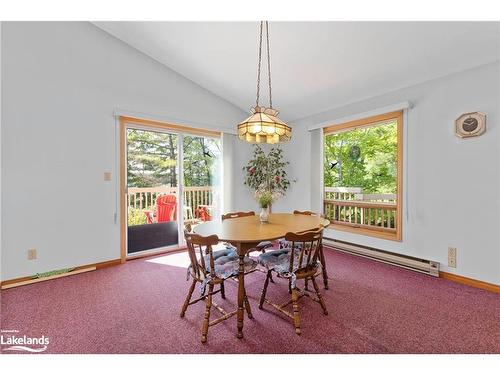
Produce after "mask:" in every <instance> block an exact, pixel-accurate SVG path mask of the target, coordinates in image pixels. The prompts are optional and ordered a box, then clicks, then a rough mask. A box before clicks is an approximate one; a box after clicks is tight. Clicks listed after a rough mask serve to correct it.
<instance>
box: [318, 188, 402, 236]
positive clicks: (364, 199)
mask: <svg viewBox="0 0 500 375" xmlns="http://www.w3.org/2000/svg"><path fill="white" fill-rule="evenodd" d="M396 198H397V196H396V194H363V189H362V188H359V187H352V188H348V187H338V188H334V187H327V188H325V198H324V201H323V204H324V213H325V216H326V217H327V218H328V219H329V220H330V221H331V222H332V224H341V225H348V226H351V227H356V228H365V229H372V230H378V231H383V232H390V233H396V229H397V228H396V224H397V204H396Z"/></svg>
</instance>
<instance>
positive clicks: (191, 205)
mask: <svg viewBox="0 0 500 375" xmlns="http://www.w3.org/2000/svg"><path fill="white" fill-rule="evenodd" d="M123 127H124V128H123V130H122V131H123V132H124V133H123V134H124V135H123V136H124V138H125V139H124V143H125V147H124V153H125V155H124V156H123V157H124V160H125V161H126V162H125V163H124V164H125V165H124V169H126V170H124V171H123V174H124V176H125V181H123V182H124V184H125V194H124V195H125V198H124V201H125V202H124V205H125V206H126V207H124V208H125V209H126V210H125V214H126V219H125V227H126V228H125V233H124V234H123V235H125V236H126V239H125V240H124V245H123V246H124V247H125V255H126V256H127V257H130V256H136V255H142V254H144V253H146V254H147V253H148V252H157V251H163V250H169V249H171V250H177V249H178V248H179V246H182V245H183V244H184V236H183V232H184V228H185V225H186V224H190V226H191V227H193V226H196V225H197V224H199V223H202V222H204V221H209V220H212V219H213V218H216V217H220V215H221V206H220V202H221V201H222V196H221V194H222V193H221V192H222V189H221V171H222V165H221V161H222V152H221V141H220V137H218V136H211V135H197V134H190V133H189V132H185V131H180V130H179V131H178V130H176V129H175V128H174V127H172V126H170V127H168V128H165V129H164V128H162V127H161V126H151V127H149V126H148V125H147V124H134V123H133V122H130V123H129V122H126V123H125V122H124V123H123Z"/></svg>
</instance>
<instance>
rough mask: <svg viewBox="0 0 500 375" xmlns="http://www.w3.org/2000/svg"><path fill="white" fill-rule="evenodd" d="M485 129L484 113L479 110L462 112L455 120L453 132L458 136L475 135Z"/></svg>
mask: <svg viewBox="0 0 500 375" xmlns="http://www.w3.org/2000/svg"><path fill="white" fill-rule="evenodd" d="M485 131H486V115H485V114H484V113H481V112H470V113H464V114H463V115H462V116H460V117H459V118H457V119H456V121H455V133H456V135H458V136H459V137H460V138H467V137H475V136H478V135H481V134H483V133H484V132H485Z"/></svg>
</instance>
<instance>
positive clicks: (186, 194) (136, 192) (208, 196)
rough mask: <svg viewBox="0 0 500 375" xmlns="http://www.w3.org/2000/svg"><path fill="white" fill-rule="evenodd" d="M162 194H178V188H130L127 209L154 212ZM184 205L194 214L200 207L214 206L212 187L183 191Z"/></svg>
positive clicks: (186, 188) (192, 188)
mask: <svg viewBox="0 0 500 375" xmlns="http://www.w3.org/2000/svg"><path fill="white" fill-rule="evenodd" d="M161 194H177V188H176V187H168V186H160V187H152V188H136V187H129V188H128V189H127V207H132V208H135V209H139V210H152V209H153V208H154V206H155V204H156V198H157V197H158V195H161ZM183 202H184V203H183V204H184V205H185V206H188V207H190V208H191V210H192V212H195V210H196V209H197V208H198V206H200V205H212V202H213V188H212V186H189V187H185V188H184V190H183Z"/></svg>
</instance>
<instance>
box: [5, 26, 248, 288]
mask: <svg viewBox="0 0 500 375" xmlns="http://www.w3.org/2000/svg"><path fill="white" fill-rule="evenodd" d="M1 37H2V55H1V58H2V62H1V69H2V79H3V81H2V95H1V100H2V109H3V112H2V117H1V119H2V144H1V145H2V160H1V162H2V208H3V210H2V233H3V235H4V237H3V244H2V245H3V248H2V250H3V252H2V279H3V280H7V279H12V278H16V277H22V276H27V275H31V274H34V273H36V272H41V271H48V270H53V269H58V268H63V267H71V266H76V265H82V264H89V263H94V262H100V261H106V260H110V259H117V258H119V257H120V250H119V248H120V246H119V243H120V242H119V235H120V234H119V226H118V224H116V223H115V221H114V213H115V210H116V200H117V193H116V188H117V185H116V182H115V181H113V182H104V180H103V172H104V171H112V172H113V177H114V178H117V177H118V174H117V170H116V148H115V126H116V124H115V119H114V117H113V110H114V109H115V108H117V107H119V108H122V109H127V110H131V111H137V112H143V113H149V114H155V115H158V116H167V117H174V118H179V119H183V120H185V121H187V122H190V121H192V122H196V123H205V124H209V125H207V127H208V128H210V125H212V126H213V127H214V128H215V127H218V128H228V129H231V130H233V129H234V126H235V124H236V123H237V122H239V121H241V119H242V118H244V117H245V116H246V115H247V114H246V113H244V112H243V111H241V110H240V109H238V108H236V107H235V106H233V105H231V104H229V103H228V102H227V101H225V100H223V99H221V98H219V97H217V96H215V95H213V94H212V93H210V92H208V91H206V90H204V89H202V88H201V87H199V86H198V85H196V84H194V83H193V82H191V81H189V80H187V79H185V78H183V77H181V76H180V75H178V74H176V73H175V72H173V71H172V70H169V69H167V68H166V67H165V66H163V65H161V64H159V63H158V62H156V61H154V60H152V59H150V58H149V57H147V56H145V55H143V54H141V53H140V52H138V51H136V50H135V49H133V48H131V47H129V46H128V45H126V44H124V43H122V42H121V41H119V40H117V39H115V38H114V37H112V36H110V35H108V34H106V33H105V32H104V31H102V30H100V29H98V28H97V27H95V26H93V25H92V24H90V23H85V22H44V23H39V22H25V23H17V22H16V23H10V22H4V23H3V30H2V35H1ZM231 140H233V141H234V136H229V137H228V139H226V146H227V145H228V144H230V143H231V142H232V141H231ZM228 142H229V143H228ZM229 204H232V202H230V203H229ZM29 248H36V249H37V251H38V260H36V261H28V260H27V250H28V249H29Z"/></svg>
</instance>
